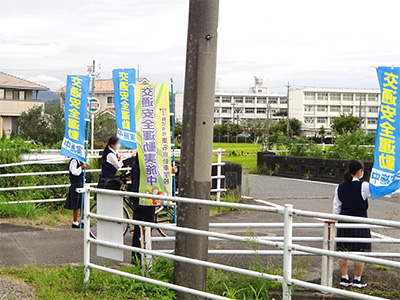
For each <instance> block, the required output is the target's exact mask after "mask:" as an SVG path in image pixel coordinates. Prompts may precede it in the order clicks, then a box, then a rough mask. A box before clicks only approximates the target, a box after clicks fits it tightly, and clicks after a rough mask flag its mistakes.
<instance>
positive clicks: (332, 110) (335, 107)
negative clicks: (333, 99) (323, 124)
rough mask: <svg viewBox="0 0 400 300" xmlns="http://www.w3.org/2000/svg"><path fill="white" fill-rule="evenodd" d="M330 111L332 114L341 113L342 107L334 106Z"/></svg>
mask: <svg viewBox="0 0 400 300" xmlns="http://www.w3.org/2000/svg"><path fill="white" fill-rule="evenodd" d="M329 110H330V111H331V112H339V111H340V106H339V105H332V106H331V107H330V108H329Z"/></svg>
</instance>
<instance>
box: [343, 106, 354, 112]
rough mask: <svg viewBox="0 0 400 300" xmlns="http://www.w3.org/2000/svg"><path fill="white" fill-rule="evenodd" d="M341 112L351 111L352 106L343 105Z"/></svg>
mask: <svg viewBox="0 0 400 300" xmlns="http://www.w3.org/2000/svg"><path fill="white" fill-rule="evenodd" d="M343 112H344V113H351V112H353V107H352V106H343Z"/></svg>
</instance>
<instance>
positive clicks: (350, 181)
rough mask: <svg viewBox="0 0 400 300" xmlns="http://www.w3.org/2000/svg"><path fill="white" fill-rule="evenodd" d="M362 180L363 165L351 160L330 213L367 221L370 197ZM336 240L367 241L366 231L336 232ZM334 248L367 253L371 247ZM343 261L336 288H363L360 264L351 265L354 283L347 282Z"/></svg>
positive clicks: (346, 244)
mask: <svg viewBox="0 0 400 300" xmlns="http://www.w3.org/2000/svg"><path fill="white" fill-rule="evenodd" d="M363 176H364V164H363V163H362V162H361V161H359V160H357V159H353V160H351V161H349V165H348V168H347V170H346V172H345V173H344V174H343V179H344V182H343V183H341V184H339V186H338V187H337V188H336V191H335V198H334V201H333V213H334V214H339V215H347V216H354V217H364V218H367V210H368V197H370V192H369V183H368V182H365V181H362V178H363ZM337 237H343V238H371V231H370V229H368V228H353V227H351V228H338V230H337ZM336 248H337V250H339V251H352V252H370V251H371V243H358V242H338V243H337V244H336ZM347 264H348V261H347V259H343V258H340V259H339V266H340V272H341V275H342V278H341V280H340V286H343V287H350V286H353V287H356V288H359V289H362V288H365V287H366V286H367V284H366V283H365V282H364V281H363V279H362V273H363V270H364V263H363V262H354V279H353V280H350V278H349V275H348V273H347V271H348V266H347Z"/></svg>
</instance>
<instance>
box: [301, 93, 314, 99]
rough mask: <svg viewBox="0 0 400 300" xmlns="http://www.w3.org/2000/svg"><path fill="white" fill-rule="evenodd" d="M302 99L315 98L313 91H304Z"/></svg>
mask: <svg viewBox="0 0 400 300" xmlns="http://www.w3.org/2000/svg"><path fill="white" fill-rule="evenodd" d="M304 99H306V100H315V93H304Z"/></svg>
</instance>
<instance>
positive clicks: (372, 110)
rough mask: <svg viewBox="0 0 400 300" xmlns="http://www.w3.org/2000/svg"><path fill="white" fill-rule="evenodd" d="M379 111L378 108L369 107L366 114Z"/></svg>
mask: <svg viewBox="0 0 400 300" xmlns="http://www.w3.org/2000/svg"><path fill="white" fill-rule="evenodd" d="M378 111H379V107H378V106H370V107H369V108H368V112H370V113H377V112H378Z"/></svg>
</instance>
